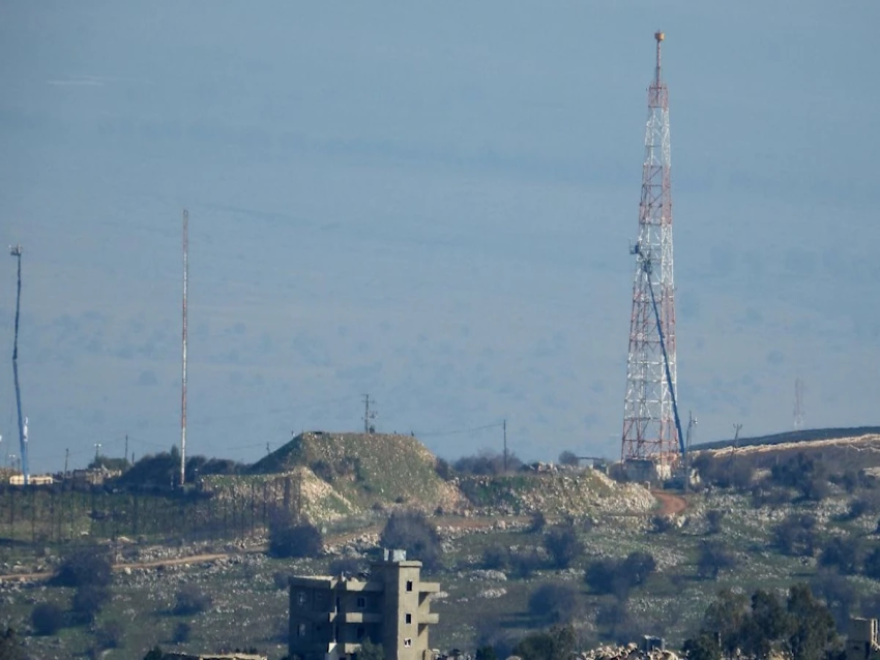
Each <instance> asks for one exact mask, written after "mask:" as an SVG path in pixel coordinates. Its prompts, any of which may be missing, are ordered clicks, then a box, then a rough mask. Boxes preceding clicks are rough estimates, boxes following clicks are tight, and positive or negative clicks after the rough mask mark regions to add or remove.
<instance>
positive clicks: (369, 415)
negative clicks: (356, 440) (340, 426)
mask: <svg viewBox="0 0 880 660" xmlns="http://www.w3.org/2000/svg"><path fill="white" fill-rule="evenodd" d="M375 404H376V401H375V399H374V400H373V405H375ZM374 419H376V411H375V410H371V409H370V395H369V394H364V433H366V434H367V435H369V434H370V433H375V431H376V429H375V427H374V426H373V425H372V424H371V422H372V421H373V420H374Z"/></svg>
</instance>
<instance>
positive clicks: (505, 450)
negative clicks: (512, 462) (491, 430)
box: [501, 419, 507, 474]
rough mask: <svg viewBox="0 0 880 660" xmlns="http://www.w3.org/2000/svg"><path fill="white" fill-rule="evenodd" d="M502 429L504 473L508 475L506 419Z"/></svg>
mask: <svg viewBox="0 0 880 660" xmlns="http://www.w3.org/2000/svg"><path fill="white" fill-rule="evenodd" d="M501 428H502V429H503V433H504V472H505V474H506V473H507V420H506V419H505V420H504V421H503V422H502V423H501Z"/></svg>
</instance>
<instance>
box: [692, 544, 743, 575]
mask: <svg viewBox="0 0 880 660" xmlns="http://www.w3.org/2000/svg"><path fill="white" fill-rule="evenodd" d="M735 565H736V560H735V559H734V557H733V555H732V554H730V553H729V552H728V551H727V550H725V549H724V546H722V545H721V544H720V543H715V542H706V543H703V545H702V546H701V547H700V556H699V558H698V559H697V574H698V575H699V576H700V577H702V578H706V577H711V578H712V579H713V580H717V579H718V574H719V573H720V572H721V571H723V570H727V569H729V568H733V567H734V566H735Z"/></svg>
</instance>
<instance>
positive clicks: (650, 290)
mask: <svg viewBox="0 0 880 660" xmlns="http://www.w3.org/2000/svg"><path fill="white" fill-rule="evenodd" d="M664 38H665V35H664V34H663V32H656V33H655V34H654V39H655V41H656V44H657V49H656V64H655V69H654V77H653V80H652V81H651V85H650V86H649V87H648V120H647V123H646V129H645V160H644V163H643V165H642V193H641V201H640V203H639V237H638V241H637V243H636V245H635V247H633V248H632V249H631V250H630V252H631V253H632V254H634V255H636V257H637V263H636V272H635V279H634V281H633V296H632V316H631V318H630V332H629V352H628V357H627V371H626V396H625V398H624V410H623V434H622V440H621V458H622V459H623V460H627V459H652V460H659V461H660V462H662V463H670V462H675V461H677V460H678V458H679V454H680V452H681V448H682V443H683V441H684V438H682V437H680V436H681V432H680V431H679V430H678V429H677V428H676V423H675V414H674V412H675V411H674V410H673V408H674V403H675V392H676V388H677V385H676V382H677V370H676V350H675V346H676V342H675V282H674V278H673V249H672V190H671V183H670V181H671V179H670V171H671V143H670V137H669V91H668V89H667V87H666V83H665V82H664V81H663V77H662V69H661V59H660V54H661V44H662V43H663V40H664ZM646 263H647V264H648V267H646ZM655 310H656V311H655ZM664 353H665V355H664Z"/></svg>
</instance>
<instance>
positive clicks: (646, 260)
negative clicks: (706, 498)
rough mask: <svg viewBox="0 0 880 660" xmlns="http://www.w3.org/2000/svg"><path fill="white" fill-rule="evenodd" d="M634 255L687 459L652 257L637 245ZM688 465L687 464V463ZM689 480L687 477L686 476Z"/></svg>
mask: <svg viewBox="0 0 880 660" xmlns="http://www.w3.org/2000/svg"><path fill="white" fill-rule="evenodd" d="M632 252H633V254H635V255H637V256H638V257H639V259H640V261H641V263H642V271H644V273H645V277H646V278H647V280H648V292H649V293H650V294H651V306H652V307H653V309H654V320H655V321H656V322H657V334H658V335H659V337H660V351H661V352H662V353H663V368H664V370H665V372H666V384H667V385H668V386H669V392H670V394H671V395H672V414H673V416H674V418H675V430H676V431H678V444H679V448H680V449H681V456H682V458H683V459H685V460H686V459H687V447H685V443H684V433H682V432H681V419H680V418H679V416H678V400H677V399H676V396H675V384H674V383H673V382H672V372H671V371H670V369H669V354H668V353H667V352H666V338H665V337H664V335H663V324H662V323H660V309H659V308H658V307H657V298H656V297H655V296H654V284H653V282H651V273H652V270H653V266H652V262H651V255H650V254H644V253H643V252H642V250H641V247H640V246H639V245H638V244H636V245H635V246H634V247H633V248H632ZM685 465H687V463H685ZM685 479H687V475H685Z"/></svg>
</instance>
